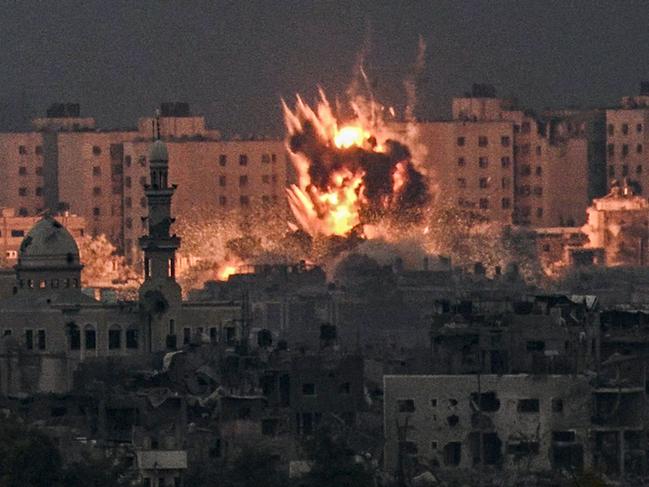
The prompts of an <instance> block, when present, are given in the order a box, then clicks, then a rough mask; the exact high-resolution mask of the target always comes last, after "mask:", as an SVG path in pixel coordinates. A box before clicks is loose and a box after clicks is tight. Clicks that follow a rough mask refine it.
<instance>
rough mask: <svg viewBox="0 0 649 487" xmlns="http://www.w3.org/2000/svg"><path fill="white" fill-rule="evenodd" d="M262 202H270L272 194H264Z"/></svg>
mask: <svg viewBox="0 0 649 487" xmlns="http://www.w3.org/2000/svg"><path fill="white" fill-rule="evenodd" d="M261 202H262V203H264V204H268V203H270V196H268V195H267V194H265V195H263V196H262V197H261Z"/></svg>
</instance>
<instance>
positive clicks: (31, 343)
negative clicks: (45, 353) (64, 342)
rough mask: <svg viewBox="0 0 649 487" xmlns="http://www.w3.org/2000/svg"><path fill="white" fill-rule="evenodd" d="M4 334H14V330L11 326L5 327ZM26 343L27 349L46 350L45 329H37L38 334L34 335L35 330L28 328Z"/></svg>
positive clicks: (25, 334) (25, 337)
mask: <svg viewBox="0 0 649 487" xmlns="http://www.w3.org/2000/svg"><path fill="white" fill-rule="evenodd" d="M2 335H3V336H11V335H13V330H12V329H11V328H5V329H4V330H3V331H2ZM23 338H24V344H25V348H27V350H34V349H37V350H41V351H42V350H46V349H47V339H46V335H45V330H42V329H41V330H36V335H34V330H32V329H26V330H25V333H24V336H23Z"/></svg>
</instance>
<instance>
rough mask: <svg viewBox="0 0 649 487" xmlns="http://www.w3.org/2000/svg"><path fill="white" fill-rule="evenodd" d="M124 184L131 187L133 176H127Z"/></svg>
mask: <svg viewBox="0 0 649 487" xmlns="http://www.w3.org/2000/svg"><path fill="white" fill-rule="evenodd" d="M124 186H125V187H127V188H130V187H131V176H126V177H125V178H124Z"/></svg>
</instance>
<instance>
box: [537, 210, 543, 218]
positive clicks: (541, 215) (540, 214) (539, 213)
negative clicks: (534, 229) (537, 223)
mask: <svg viewBox="0 0 649 487" xmlns="http://www.w3.org/2000/svg"><path fill="white" fill-rule="evenodd" d="M536 218H543V208H537V209H536Z"/></svg>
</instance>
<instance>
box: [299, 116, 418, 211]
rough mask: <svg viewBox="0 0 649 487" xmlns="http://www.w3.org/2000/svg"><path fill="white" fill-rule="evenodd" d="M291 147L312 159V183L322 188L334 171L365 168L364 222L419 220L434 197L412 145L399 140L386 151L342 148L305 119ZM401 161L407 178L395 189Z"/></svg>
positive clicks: (374, 142) (326, 185)
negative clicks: (365, 205)
mask: <svg viewBox="0 0 649 487" xmlns="http://www.w3.org/2000/svg"><path fill="white" fill-rule="evenodd" d="M367 142H368V144H369V145H370V146H372V147H373V146H376V140H375V139H374V138H370V139H368V141H367ZM289 147H290V150H291V151H292V152H293V153H296V154H302V155H304V156H305V157H306V158H307V159H308V160H309V161H311V165H310V167H309V176H310V177H311V184H312V185H313V186H316V187H317V188H318V189H319V190H321V191H326V190H327V189H328V185H329V181H330V176H331V174H332V173H333V172H336V171H338V170H340V169H343V168H347V169H348V170H350V171H351V172H352V173H355V172H357V171H358V170H359V169H362V170H363V172H364V173H365V176H364V178H363V183H364V187H365V190H364V195H365V197H366V199H367V200H368V205H367V207H365V208H363V211H362V213H361V220H362V223H371V222H373V221H376V220H378V219H379V218H381V217H385V216H389V217H394V218H395V219H396V218H398V219H399V220H400V221H404V222H409V223H413V222H416V221H418V220H419V219H420V217H421V211H422V209H423V207H424V206H425V205H426V203H427V202H428V201H429V199H430V194H429V192H428V187H427V185H426V181H425V178H424V176H423V175H422V174H421V173H420V172H419V171H418V170H417V169H416V168H415V166H414V165H413V163H412V161H411V154H410V151H409V150H408V147H406V146H405V145H403V144H402V143H400V142H398V141H396V140H387V141H386V142H385V147H386V150H385V152H373V151H371V150H366V149H363V148H360V147H350V148H348V149H339V148H338V147H336V146H335V145H333V144H332V143H331V142H330V141H328V140H322V139H321V138H320V137H319V135H318V133H317V131H316V130H315V128H314V127H313V124H311V123H310V122H308V121H304V123H303V124H302V131H301V132H299V133H296V134H294V135H293V136H291V138H290V140H289ZM399 163H401V164H402V166H403V167H404V168H405V171H404V172H405V181H404V184H403V186H402V187H401V188H400V190H399V191H398V192H397V193H395V192H394V190H393V178H392V175H393V174H394V172H395V171H396V166H397V164H399ZM307 192H308V188H307Z"/></svg>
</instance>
